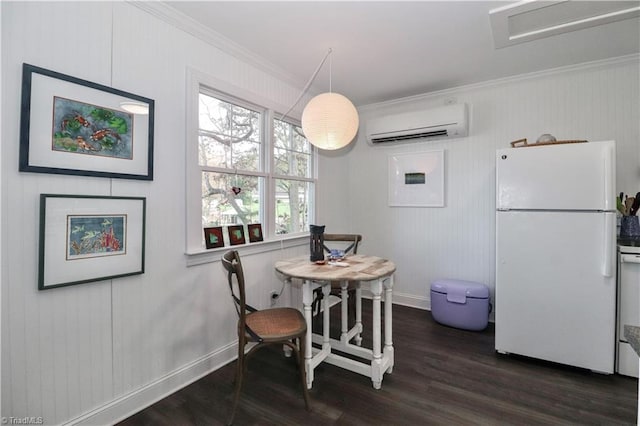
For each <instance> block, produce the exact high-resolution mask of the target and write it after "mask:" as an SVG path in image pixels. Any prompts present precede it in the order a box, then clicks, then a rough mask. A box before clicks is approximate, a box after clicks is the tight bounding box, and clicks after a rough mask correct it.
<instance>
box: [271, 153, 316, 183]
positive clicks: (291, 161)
mask: <svg viewBox="0 0 640 426" xmlns="http://www.w3.org/2000/svg"><path fill="white" fill-rule="evenodd" d="M273 160H274V165H275V170H276V173H277V174H280V175H290V176H299V177H308V176H310V175H311V155H310V154H303V153H300V152H294V151H287V150H284V149H279V148H276V149H275V150H274V154H273Z"/></svg>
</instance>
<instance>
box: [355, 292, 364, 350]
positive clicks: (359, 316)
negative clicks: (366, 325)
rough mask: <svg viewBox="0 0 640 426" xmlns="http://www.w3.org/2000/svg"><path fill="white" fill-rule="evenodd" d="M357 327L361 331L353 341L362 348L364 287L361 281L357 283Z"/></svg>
mask: <svg viewBox="0 0 640 426" xmlns="http://www.w3.org/2000/svg"><path fill="white" fill-rule="evenodd" d="M356 327H358V330H359V331H358V334H356V335H355V336H354V338H353V341H354V343H355V344H356V345H358V346H362V335H361V333H362V285H361V284H360V281H358V282H356Z"/></svg>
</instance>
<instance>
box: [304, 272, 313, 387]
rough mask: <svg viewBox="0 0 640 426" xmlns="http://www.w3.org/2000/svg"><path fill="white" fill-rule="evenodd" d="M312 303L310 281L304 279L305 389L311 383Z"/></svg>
mask: <svg viewBox="0 0 640 426" xmlns="http://www.w3.org/2000/svg"><path fill="white" fill-rule="evenodd" d="M312 303H313V290H312V289H311V281H309V280H304V282H303V284H302V305H303V307H304V308H303V310H304V319H305V321H306V323H307V337H306V339H305V342H304V345H305V348H304V358H305V360H304V366H305V370H306V373H307V389H311V386H312V385H313V365H312V363H311V358H312V357H313V352H312V351H311V339H312V338H313V336H312V330H311V320H312V316H311V304H312Z"/></svg>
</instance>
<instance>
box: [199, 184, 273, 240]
mask: <svg viewBox="0 0 640 426" xmlns="http://www.w3.org/2000/svg"><path fill="white" fill-rule="evenodd" d="M263 185H264V179H263V178H259V177H256V176H244V175H239V174H238V175H236V174H230V173H212V172H203V173H202V227H208V226H223V225H234V224H238V225H240V224H243V225H244V224H249V223H257V222H261V221H260V193H261V192H262V191H261V190H262V187H263ZM234 186H235V187H238V188H240V192H239V193H238V194H237V195H236V194H234V193H233V191H232V190H231V188H232V187H234Z"/></svg>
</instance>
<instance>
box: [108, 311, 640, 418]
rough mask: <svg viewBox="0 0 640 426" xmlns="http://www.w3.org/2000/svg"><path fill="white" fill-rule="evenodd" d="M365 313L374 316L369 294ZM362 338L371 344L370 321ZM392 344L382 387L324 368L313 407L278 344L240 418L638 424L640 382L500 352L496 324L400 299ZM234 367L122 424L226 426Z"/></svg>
mask: <svg viewBox="0 0 640 426" xmlns="http://www.w3.org/2000/svg"><path fill="white" fill-rule="evenodd" d="M338 310H339V309H338V308H337V307H336V308H334V309H332V330H331V331H332V335H334V334H336V335H337V333H338V324H339V320H338V317H337V315H338V312H337V311H338ZM383 312H384V311H383ZM363 318H364V319H365V324H370V321H367V319H370V318H371V303H370V301H367V300H365V301H363ZM334 324H335V326H334ZM587 332H588V331H587V330H585V333H587ZM363 337H364V341H363V345H364V346H367V347H371V332H370V331H369V327H365V333H364V335H363ZM383 341H384V340H383ZM393 343H394V348H395V366H394V368H393V373H392V374H385V376H384V380H383V382H382V389H381V390H375V389H373V387H372V386H371V380H370V379H368V378H366V377H364V376H361V375H359V374H356V373H352V372H350V371H347V370H343V369H340V368H338V367H334V366H332V365H329V364H322V365H321V366H319V367H318V368H317V369H316V372H315V380H314V382H313V389H311V391H310V395H311V403H312V411H311V412H307V411H306V410H305V408H304V401H303V399H302V393H301V389H300V382H299V377H298V375H297V366H296V363H295V361H294V360H293V359H292V358H284V357H283V355H282V351H281V350H279V349H277V348H265V349H262V350H261V351H258V352H257V353H256V354H255V356H254V357H253V358H252V359H250V362H249V371H248V374H247V375H246V381H245V386H244V388H243V392H242V395H241V397H240V403H239V405H238V410H237V413H236V418H235V424H236V425H425V424H441V425H464V424H474V425H475V424H481V425H536V424H540V425H550V424H553V425H556V424H576V425H590V424H592V425H632V424H636V416H637V402H638V382H637V380H635V379H632V378H628V377H624V376H618V375H611V376H607V375H601V374H597V373H592V372H590V371H585V370H582V369H578V368H572V367H566V366H561V365H557V364H553V363H548V362H542V361H537V360H533V359H529V358H525V357H519V356H514V355H509V356H507V355H500V354H497V353H496V352H495V351H494V329H493V324H490V326H489V328H488V329H487V330H485V331H483V332H472V331H464V330H458V329H454V328H449V327H445V326H442V325H439V324H437V323H435V322H434V321H433V319H432V318H431V314H430V312H428V311H422V310H418V309H412V308H407V307H404V306H397V305H396V306H394V308H393ZM234 367H235V362H233V363H231V364H228V365H227V366H225V367H223V368H221V369H219V370H217V371H215V372H213V373H211V374H209V375H208V376H206V377H204V378H203V379H201V380H199V381H197V382H195V383H193V384H191V385H190V386H187V387H186V388H184V389H182V390H180V391H178V392H176V393H174V394H173V395H170V396H169V397H167V398H165V399H163V400H161V401H159V402H158V403H156V404H154V405H152V406H150V407H149V408H146V409H144V410H142V411H141V412H139V413H137V414H135V415H134V416H132V417H130V418H128V419H126V420H125V421H123V422H121V423H120V425H121V426H137V425H154V426H158V425H167V426H169V425H171V426H175V425H219V424H225V422H226V418H227V413H228V409H229V405H230V401H231V394H232V390H233V376H234Z"/></svg>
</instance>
